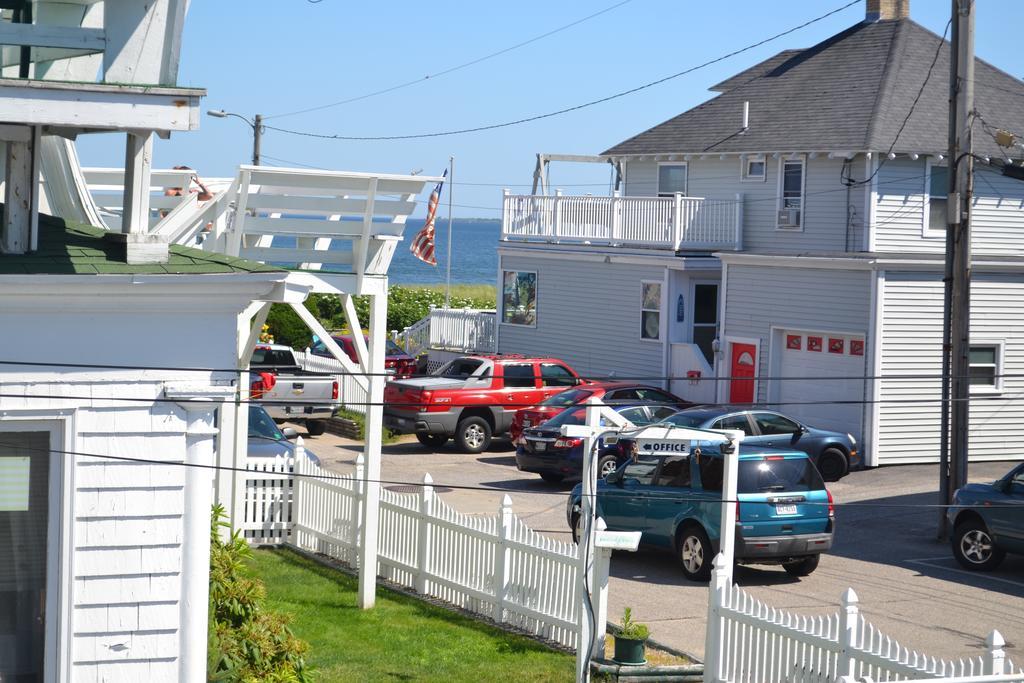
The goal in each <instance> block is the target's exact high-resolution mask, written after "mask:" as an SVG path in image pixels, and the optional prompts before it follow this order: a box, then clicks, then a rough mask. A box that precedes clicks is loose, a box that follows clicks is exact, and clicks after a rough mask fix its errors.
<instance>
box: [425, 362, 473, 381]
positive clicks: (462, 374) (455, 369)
mask: <svg viewBox="0 0 1024 683" xmlns="http://www.w3.org/2000/svg"><path fill="white" fill-rule="evenodd" d="M483 364H484V362H483V361H482V360H480V359H479V358H456V359H455V360H453V361H451V362H450V363H448V365H445V366H444V367H442V368H441V369H440V370H438V371H437V372H435V373H434V374H435V375H438V376H440V377H458V378H460V379H465V378H467V377H469V376H470V375H472V374H473V373H474V372H476V371H477V370H479V369H480V366H481V365H483Z"/></svg>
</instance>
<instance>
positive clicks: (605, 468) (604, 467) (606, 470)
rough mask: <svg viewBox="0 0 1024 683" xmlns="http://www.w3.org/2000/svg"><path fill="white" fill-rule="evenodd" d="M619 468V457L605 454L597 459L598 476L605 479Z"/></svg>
mask: <svg viewBox="0 0 1024 683" xmlns="http://www.w3.org/2000/svg"><path fill="white" fill-rule="evenodd" d="M617 469H619V459H618V458H616V457H615V456H614V455H611V454H609V455H605V456H603V457H602V458H601V459H600V460H598V461H597V478H598V479H604V478H605V477H607V476H608V475H609V474H611V473H612V472H614V471H615V470H617Z"/></svg>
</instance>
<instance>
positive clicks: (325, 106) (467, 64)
mask: <svg viewBox="0 0 1024 683" xmlns="http://www.w3.org/2000/svg"><path fill="white" fill-rule="evenodd" d="M310 1H312V0H310ZM321 1H322V0H316V2H321ZM632 1H633V0H622V2H619V3H616V4H614V5H611V6H610V7H606V8H604V9H603V10H601V11H599V12H595V13H593V14H589V15H587V16H585V17H583V18H582V19H577V20H576V21H573V22H571V23H569V24H565V25H563V26H559V27H558V28H555V29H552V30H550V31H548V32H547V33H542V34H540V35H538V36H534V37H533V38H530V39H529V40H524V41H523V42H521V43H516V44H515V45H512V46H510V47H506V48H504V49H501V50H498V51H497V52H492V53H490V54H487V55H484V56H483V57H477V58H476V59H471V60H470V61H468V62H463V63H462V64H459V65H457V66H453V67H450V68H447V69H444V70H443V71H438V72H437V73H433V74H427V75H426V76H424V77H423V78H416V79H414V80H411V81H406V82H404V83H399V84H398V85H393V86H390V87H387V88H382V89H380V90H375V91H373V92H369V93H365V94H363V95H357V96H356V97H350V98H348V99H344V100H339V101H337V102H331V103H329V104H321V105H318V106H315V107H308V108H306V109H299V110H296V111H290V112H286V113H283V114H272V115H270V116H264V117H263V120H264V121H265V120H267V119H276V118H284V117H286V116H297V115H298V114H307V113H309V112H314V111H320V110H323V109H330V108H332V107H340V106H341V105H343V104H350V103H352V102H358V101H360V100H365V99H368V98H370V97H376V96H377V95H383V94H385V93H390V92H394V91H396V90H401V89H402V88H408V87H409V86H411V85H416V84H417V83H423V82H425V81H428V80H431V79H435V80H436V79H438V78H440V77H441V76H446V75H448V74H450V73H454V72H456V71H460V70H461V69H465V68H467V67H470V66H473V65H475V64H479V63H480V62H485V61H487V60H488V59H493V58H494V57H498V56H500V55H503V54H505V53H507V52H512V51H513V50H518V49H519V48H521V47H525V46H527V45H529V44H531V43H535V42H537V41H538V40H542V39H544V38H547V37H549V36H553V35H555V34H556V33H561V32H562V31H565V30H568V29H570V28H572V27H573V26H578V25H579V24H582V23H584V22H586V21H590V20H591V19H594V18H596V17H599V16H601V15H602V14H606V13H608V12H611V11H612V10H614V9H618V8H619V7H622V6H623V5H627V4H629V3H630V2H632Z"/></svg>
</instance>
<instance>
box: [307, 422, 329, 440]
mask: <svg viewBox="0 0 1024 683" xmlns="http://www.w3.org/2000/svg"><path fill="white" fill-rule="evenodd" d="M306 431H307V432H308V433H309V435H310V436H320V435H321V434H323V433H324V432H326V431H327V421H326V420H306Z"/></svg>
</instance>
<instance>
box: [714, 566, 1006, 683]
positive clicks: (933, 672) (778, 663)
mask: <svg viewBox="0 0 1024 683" xmlns="http://www.w3.org/2000/svg"><path fill="white" fill-rule="evenodd" d="M721 562H722V558H721V556H719V557H717V558H715V571H714V574H713V575H712V583H711V591H710V596H709V597H710V600H709V609H708V627H707V640H706V645H705V652H704V655H705V669H704V680H705V681H715V682H719V681H721V682H726V681H728V682H729V683H742V682H750V683H761V682H762V681H782V682H785V683H824V682H830V683H833V682H836V681H841V683H862V682H865V683H873V682H874V681H909V680H946V679H951V678H956V679H957V680H962V681H963V682H964V683H984V682H985V681H992V682H995V681H1024V672H1022V671H1020V670H1018V669H1016V668H1015V667H1014V665H1013V664H1012V662H1010V661H1009V660H1008V659H1007V658H1006V656H1005V653H1004V652H1003V644H1004V643H1003V638H1002V636H1001V635H999V632H998V631H993V632H992V633H991V634H990V635H989V638H988V640H987V641H986V642H987V646H988V647H987V652H986V653H985V654H983V655H980V656H977V657H970V658H963V659H957V660H948V659H940V658H938V657H932V656H929V655H925V654H923V653H920V652H915V651H913V650H910V649H909V648H906V647H904V646H902V645H900V644H899V643H898V642H896V641H895V640H893V639H892V638H891V637H889V636H886V635H884V634H883V633H881V631H879V630H878V629H877V628H876V627H875V626H874V625H873V624H870V623H868V622H867V621H866V620H865V619H864V617H863V616H861V614H860V611H859V609H858V606H857V595H856V593H854V592H853V590H852V589H847V591H846V592H845V593H844V594H843V597H842V605H841V607H840V609H839V611H838V612H837V613H833V614H828V615H823V616H806V615H798V614H792V613H790V612H786V611H783V610H779V609H776V608H774V607H770V606H768V605H766V604H765V603H763V602H761V601H760V600H757V599H755V598H754V597H753V596H751V595H750V594H749V593H747V592H746V591H744V590H743V589H742V588H740V587H738V586H736V585H734V584H732V583H730V582H729V579H728V577H727V575H726V574H725V572H723V571H722V570H723V565H722V564H721Z"/></svg>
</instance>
